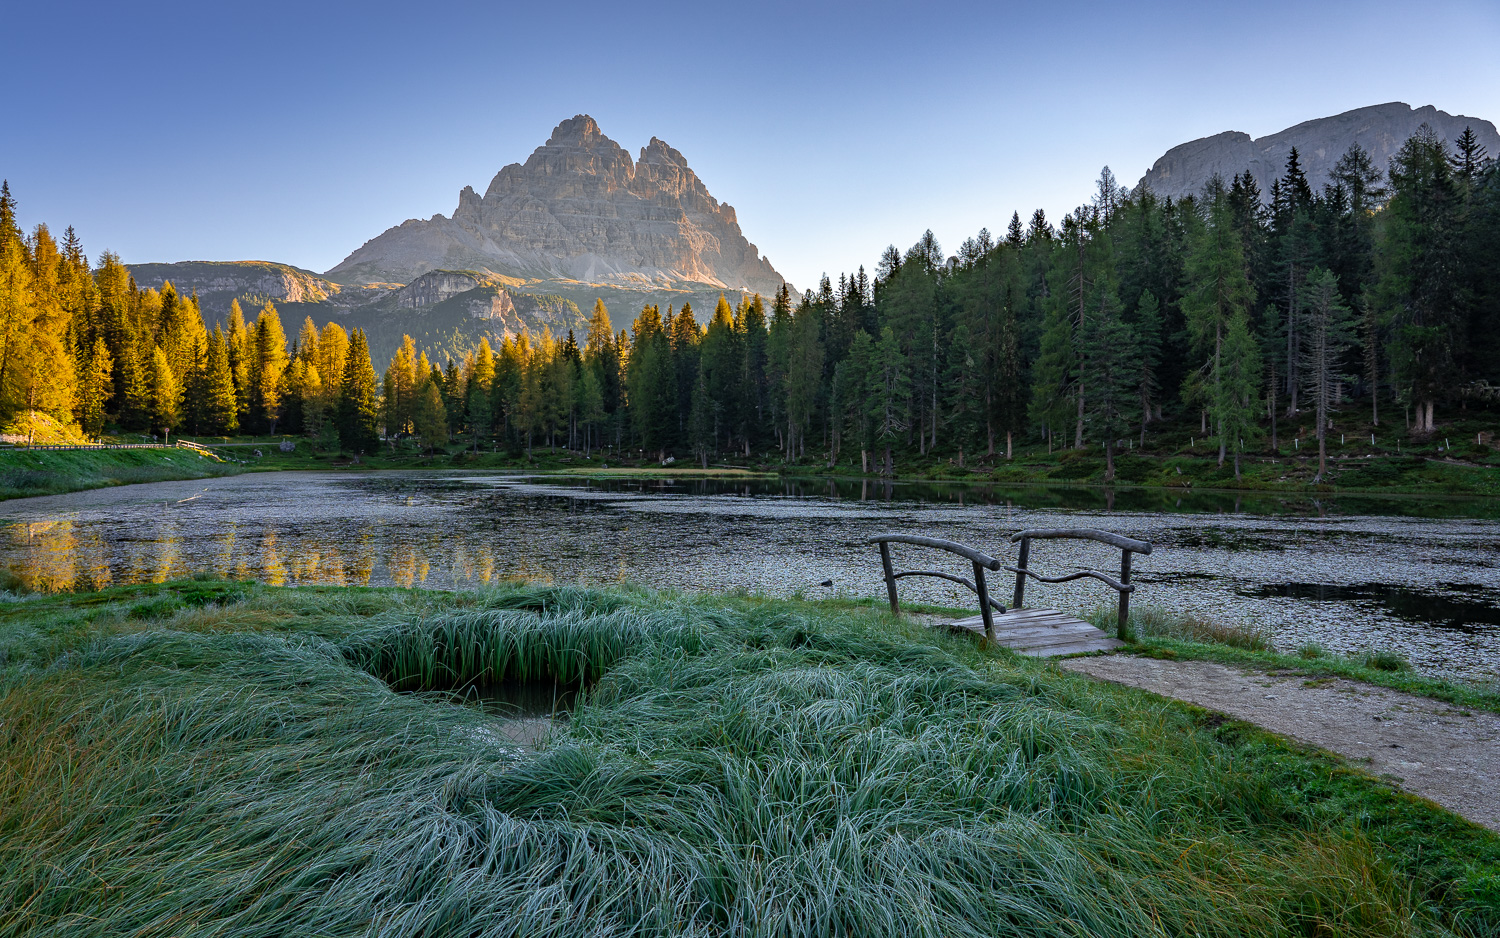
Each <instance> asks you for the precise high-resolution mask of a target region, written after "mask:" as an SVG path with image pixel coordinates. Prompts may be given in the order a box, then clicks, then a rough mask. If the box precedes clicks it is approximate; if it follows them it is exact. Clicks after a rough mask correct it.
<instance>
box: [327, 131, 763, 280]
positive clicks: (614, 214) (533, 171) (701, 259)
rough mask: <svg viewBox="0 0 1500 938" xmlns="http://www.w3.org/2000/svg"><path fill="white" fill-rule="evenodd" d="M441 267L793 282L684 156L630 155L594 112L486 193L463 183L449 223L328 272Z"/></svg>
mask: <svg viewBox="0 0 1500 938" xmlns="http://www.w3.org/2000/svg"><path fill="white" fill-rule="evenodd" d="M439 269H446V270H463V269H468V270H477V271H485V272H488V273H493V274H496V275H500V276H504V277H510V278H517V279H520V280H526V281H531V280H538V281H546V280H556V281H570V282H571V281H580V280H581V281H584V282H588V283H600V284H614V285H616V286H629V287H630V288H633V289H644V288H651V289H660V288H667V289H675V288H677V285H682V286H683V288H687V289H702V288H704V287H708V288H727V289H731V290H733V289H748V290H754V291H759V292H761V293H764V294H768V295H769V294H770V293H773V292H775V291H776V290H777V289H779V288H780V287H781V285H782V284H783V283H784V282H785V281H784V280H783V279H782V277H781V276H780V275H779V274H777V273H776V270H775V268H773V267H772V266H771V264H770V262H769V261H767V260H766V259H765V258H762V257H761V256H760V254H759V251H758V249H757V248H756V247H755V245H754V244H751V243H750V242H749V241H748V240H746V238H745V236H744V234H743V233H742V232H741V231H740V227H739V221H738V218H737V217H736V214H735V211H734V209H733V208H731V207H730V206H729V205H725V204H720V202H719V201H718V200H717V199H715V198H714V197H713V196H712V195H710V194H709V191H708V187H707V186H705V185H704V183H703V181H702V180H701V179H699V178H698V175H697V174H696V173H694V172H693V170H692V168H691V167H689V166H688V162H687V159H686V158H685V157H684V156H683V155H682V153H680V152H678V151H677V150H675V149H673V148H672V147H670V146H668V145H667V144H666V143H665V142H664V141H663V140H661V139H660V138H658V137H652V138H651V141H650V142H649V143H648V144H647V145H646V146H644V147H642V148H641V151H640V158H639V160H632V159H631V157H630V154H629V152H627V151H626V150H625V149H624V148H623V147H621V146H620V145H619V144H618V143H616V142H615V141H613V140H611V139H610V138H609V137H607V136H605V135H604V133H603V132H602V131H601V130H600V129H599V125H598V124H597V123H595V122H594V119H593V118H591V117H589V116H588V115H586V114H579V115H577V116H575V117H572V118H570V119H568V120H565V121H563V122H562V123H560V124H558V125H557V127H556V128H555V129H554V130H553V131H552V135H551V136H550V137H549V138H548V139H547V142H546V143H545V144H544V145H542V146H540V147H537V148H536V149H535V150H534V151H532V153H531V155H530V156H529V157H527V158H526V162H525V163H511V164H510V165H508V166H506V167H504V168H503V169H501V170H500V171H499V172H498V173H496V174H495V177H494V178H493V179H492V180H491V181H490V184H489V187H488V188H487V189H486V190H485V193H484V195H483V196H480V195H479V194H478V193H477V192H476V191H475V190H474V189H473V188H472V187H470V186H465V187H464V188H463V190H462V191H461V192H460V193H459V197H458V207H457V208H456V209H455V210H454V212H453V217H452V218H447V217H444V216H442V215H434V216H433V217H432V218H431V219H428V220H426V221H417V220H410V221H406V222H403V223H402V224H400V225H398V226H396V227H394V228H391V229H389V230H387V231H386V232H385V233H384V234H382V235H380V236H379V237H377V238H375V239H373V240H371V241H369V242H367V243H366V244H365V245H364V246H363V247H361V248H360V249H359V250H357V251H355V252H354V253H352V254H350V255H349V256H348V257H347V258H345V259H344V261H343V262H342V263H340V264H339V265H338V266H336V267H334V268H333V269H332V270H330V271H329V273H328V276H329V277H331V278H333V279H335V280H345V281H348V282H355V283H364V282H376V281H379V282H395V283H408V282H410V281H411V280H413V279H415V278H416V277H419V276H421V275H422V274H424V273H426V272H427V271H430V270H439Z"/></svg>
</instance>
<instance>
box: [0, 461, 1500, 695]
mask: <svg viewBox="0 0 1500 938" xmlns="http://www.w3.org/2000/svg"><path fill="white" fill-rule="evenodd" d="M1036 527H1095V528H1103V529H1106V530H1111V531H1118V532H1121V533H1124V534H1129V535H1131V536H1133V537H1138V538H1142V539H1144V540H1148V541H1150V542H1152V544H1154V545H1155V547H1156V549H1155V551H1154V552H1153V553H1152V554H1151V555H1149V556H1140V557H1136V558H1135V563H1134V570H1133V576H1134V578H1135V579H1136V580H1137V581H1138V582H1139V584H1140V590H1139V592H1138V593H1137V594H1136V597H1135V600H1134V602H1135V604H1136V605H1137V606H1139V605H1142V604H1145V605H1159V606H1163V607H1167V608H1169V609H1173V610H1179V611H1183V612H1190V613H1196V614H1199V615H1204V616H1208V617H1213V618H1216V619H1221V620H1230V621H1233V620H1237V619H1238V620H1250V621H1254V622H1255V623H1257V624H1259V625H1261V626H1262V627H1263V628H1265V629H1266V630H1267V631H1269V632H1270V633H1271V634H1272V635H1273V637H1274V639H1275V641H1276V642H1277V644H1278V645H1279V646H1281V647H1283V648H1296V647H1297V646H1299V645H1301V644H1303V643H1307V642H1316V643H1318V644H1320V645H1323V646H1324V647H1326V648H1329V649H1332V650H1336V651H1345V652H1361V651H1365V650H1369V649H1372V648H1380V649H1391V650H1395V651H1397V652H1399V653H1401V654H1403V655H1405V656H1406V657H1407V658H1409V659H1410V660H1412V661H1413V662H1414V663H1416V664H1417V665H1418V666H1419V667H1421V668H1423V669H1425V670H1428V671H1432V672H1454V673H1459V674H1462V675H1465V676H1467V677H1471V678H1477V679H1491V680H1494V679H1500V672H1497V666H1500V615H1497V613H1496V610H1500V499H1453V498H1419V497H1399V496H1397V497H1387V498H1378V497H1372V496H1335V497H1322V498H1316V499H1314V498H1311V497H1307V496H1284V495H1264V494H1255V495H1252V494H1248V493H1247V494H1235V493H1225V492H1196V493H1189V492H1168V491H1164V490H1160V489H1154V490H1153V489H1128V488H1121V489H1116V490H1113V491H1111V490H1106V489H1100V488H1090V487H1057V486H979V485H961V484H933V483H901V482H897V483H893V484H892V483H884V482H879V481H876V480H866V481H860V480H855V481H837V482H830V481H827V480H816V481H798V480H763V481H738V480H736V481H710V480H693V481H676V480H662V481H648V482H642V481H626V480H619V479H609V480H605V481H595V480H589V479H582V478H571V479H570V478H563V477H556V476H547V477H536V476H532V477H528V476H523V475H515V474H503V473H465V472H440V471H412V472H362V473H354V472H321V473H319V472H287V473H252V474H246V475H242V476H236V477H233V478H226V479H215V480H204V481H196V482H162V483H154V484H149V485H132V486H121V487H118V488H111V489H99V490H95V491H92V492H79V493H75V494H71V495H58V496H48V497H43V498H31V499H20V500H15V501H9V502H4V503H0V570H5V571H8V572H9V574H10V576H11V577H12V578H13V580H14V581H19V582H20V583H21V584H23V585H25V586H26V587H28V588H31V589H39V590H46V589H72V588H79V587H90V586H102V585H107V584H112V583H113V584H117V583H129V582H142V581H159V580H164V579H169V578H177V577H183V576H187V575H189V574H191V573H194V572H197V571H200V570H210V571H213V572H216V573H218V574H220V575H225V576H233V577H244V578H256V579H261V580H264V581H266V582H269V583H278V584H299V583H343V584H369V585H399V586H425V587H430V588H437V589H448V588H463V587H471V586H480V585H483V584H485V583H492V582H495V581H497V580H501V579H507V578H529V579H537V578H541V579H551V580H555V581H559V582H570V583H574V582H582V583H593V584H608V583H613V582H617V581H634V582H640V583H644V584H647V585H650V586H658V587H677V588H681V589H688V590H725V591H732V590H748V591H752V592H764V593H768V594H772V595H779V596H788V595H797V594H802V595H806V596H809V597H819V596H846V597H878V596H882V595H883V593H884V586H883V584H882V582H881V579H880V564H879V560H878V556H877V554H876V552H875V550H874V549H873V548H871V547H870V546H869V545H868V544H867V543H866V539H867V538H869V537H870V536H871V535H873V534H878V533H881V532H885V531H902V532H919V533H926V534H932V535H936V536H939V537H946V538H950V539H952V540H956V541H961V542H963V543H967V544H971V545H973V546H975V547H978V548H980V549H982V550H985V551H988V552H990V553H992V554H994V555H995V556H997V557H1000V558H1001V559H1002V560H1003V561H1006V562H1013V560H1014V551H1013V548H1012V547H1011V545H1010V543H1009V536H1010V535H1011V534H1012V533H1014V532H1015V531H1017V530H1020V529H1022V528H1036ZM934 562H936V563H942V562H944V561H943V560H941V559H940V558H938V557H936V556H933V555H926V556H923V555H922V553H921V552H920V551H918V550H916V549H903V548H898V555H897V563H898V564H901V565H904V566H908V567H913V566H915V567H926V568H929V569H930V568H931V567H932V566H933V563H934ZM947 562H950V563H951V560H950V561H947ZM1118 563H1119V556H1118V553H1117V552H1115V551H1113V550H1111V549H1108V548H1105V547H1103V546H1102V545H1096V544H1087V543H1076V542H1059V541H1053V542H1046V543H1041V544H1039V545H1038V546H1037V547H1036V548H1035V549H1034V551H1033V566H1034V567H1035V568H1037V569H1039V570H1041V571H1043V572H1044V573H1059V572H1070V571H1071V570H1073V569H1077V568H1078V567H1079V566H1089V567H1094V568H1097V569H1105V570H1109V569H1111V568H1117V565H1118ZM951 572H957V573H964V574H965V575H967V573H966V571H963V570H961V569H959V568H958V567H957V566H956V565H955V566H954V567H953V568H952V571H951ZM825 581H826V582H829V583H830V584H831V585H830V586H827V587H824V586H822V585H821V584H822V583H824V582H825ZM901 589H902V596H903V597H909V598H911V599H914V600H924V601H928V602H936V603H943V604H946V605H968V604H969V603H970V602H972V600H971V599H969V598H968V597H967V596H966V595H965V594H964V591H962V590H961V588H959V587H957V586H954V585H952V584H949V583H945V582H942V581H937V580H927V581H923V580H906V581H903V585H902V588H901ZM995 593H996V594H997V598H999V599H1000V601H1002V602H1007V603H1008V601H1009V596H1010V584H1009V582H1007V580H1006V578H1005V575H1003V574H1002V575H1001V577H1000V582H999V583H998V585H997V587H996V589H995ZM1112 598H1113V593H1112V592H1110V591H1108V590H1106V589H1105V588H1104V587H1102V586H1101V585H1100V584H1098V583H1095V582H1093V581H1089V580H1083V581H1075V582H1072V583H1067V584H1061V585H1058V586H1048V587H1039V586H1037V585H1035V584H1032V585H1029V586H1028V587H1027V601H1028V605H1033V606H1042V605H1046V606H1052V607H1055V608H1060V609H1064V610H1068V611H1075V612H1079V611H1084V610H1087V609H1090V608H1095V607H1100V606H1104V605H1106V604H1108V603H1110V602H1111V601H1112Z"/></svg>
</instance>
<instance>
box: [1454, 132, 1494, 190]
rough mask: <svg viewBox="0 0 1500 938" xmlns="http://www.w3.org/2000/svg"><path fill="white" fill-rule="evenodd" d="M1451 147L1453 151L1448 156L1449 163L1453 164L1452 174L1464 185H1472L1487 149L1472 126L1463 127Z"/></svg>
mask: <svg viewBox="0 0 1500 938" xmlns="http://www.w3.org/2000/svg"><path fill="white" fill-rule="evenodd" d="M1453 148H1454V153H1453V156H1451V157H1449V163H1450V164H1451V165H1452V166H1453V173H1454V175H1456V176H1458V178H1460V179H1462V180H1463V181H1464V184H1465V185H1472V184H1473V182H1474V179H1475V177H1477V176H1478V175H1479V172H1480V170H1481V169H1483V168H1484V164H1485V162H1486V161H1487V160H1486V157H1487V155H1488V150H1487V149H1486V147H1485V146H1484V144H1482V143H1480V142H1479V136H1478V135H1477V134H1475V133H1474V128H1473V127H1465V128H1464V132H1463V133H1461V134H1459V135H1458V139H1457V140H1455V141H1453Z"/></svg>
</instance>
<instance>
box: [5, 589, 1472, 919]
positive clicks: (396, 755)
mask: <svg viewBox="0 0 1500 938" xmlns="http://www.w3.org/2000/svg"><path fill="white" fill-rule="evenodd" d="M506 681H525V682H533V683H543V684H548V683H554V682H556V683H561V684H563V685H567V686H578V687H582V688H583V693H582V702H581V703H580V704H579V705H578V707H577V708H576V709H575V710H574V711H573V713H572V715H571V718H570V719H569V720H568V721H566V722H565V723H562V724H559V725H558V726H557V727H556V729H555V730H554V731H553V733H552V735H551V736H550V738H548V739H547V740H546V741H545V742H544V743H543V744H542V745H541V746H540V747H539V748H536V749H525V748H524V747H522V748H518V747H517V746H516V745H514V744H511V743H509V741H508V740H503V739H501V738H500V737H499V736H498V734H497V733H496V732H495V730H494V727H495V723H494V719H495V718H494V716H493V715H492V714H488V713H486V712H485V711H483V710H480V709H477V708H475V707H470V706H463V705H459V704H457V703H455V702H454V701H453V698H452V696H451V694H450V693H448V692H451V691H452V690H453V689H455V688H460V687H473V686H484V685H493V684H498V683H501V682H506ZM0 740H3V743H0V746H3V751H0V765H3V768H4V771H3V773H0V806H3V807H0V817H4V818H5V819H6V820H5V822H4V824H3V825H0V865H3V867H4V868H5V869H6V870H7V876H6V877H5V880H4V882H3V884H0V935H41V934H57V933H67V934H71V935H83V936H90V935H123V934H168V933H180V932H183V931H192V930H202V931H213V932H223V933H240V932H245V931H252V930H253V931H257V932H260V933H267V934H270V933H298V934H323V935H356V934H367V933H368V932H369V931H370V930H372V929H377V928H378V929H379V930H380V931H381V932H382V933H383V934H388V935H417V934H439V933H442V934H456V933H462V934H469V933H477V932H481V931H486V930H492V929H497V928H503V929H505V930H507V931H508V932H518V933H519V932H524V933H528V934H529V933H538V934H553V933H558V934H561V933H567V934H605V933H621V932H625V931H630V932H631V933H649V934H674V935H675V934H684V935H686V934H724V933H745V934H761V935H807V934H860V935H880V934H892V935H906V934H924V935H944V936H960V935H986V936H989V935H994V934H1000V933H1003V934H1026V935H1084V934H1087V935H1091V936H1113V935H1132V936H1140V935H1187V934H1193V935H1225V936H1228V935H1257V936H1261V935H1286V936H1293V935H1297V936H1301V935H1308V934H1341V935H1367V936H1377V935H1378V936H1386V935H1390V936H1395V935H1427V934H1430V935H1449V934H1457V935H1473V936H1479V935H1491V934H1494V933H1495V931H1496V930H1497V929H1500V838H1496V837H1495V836H1493V835H1491V834H1490V833H1488V832H1486V831H1483V830H1481V829H1479V828H1476V827H1474V826H1472V825H1469V824H1467V823H1466V822H1463V821H1461V820H1460V819H1458V818H1455V817H1453V816H1452V815H1449V814H1446V813H1445V812H1443V811H1441V810H1439V809H1437V808H1435V807H1433V806H1432V805H1430V804H1427V803H1425V802H1422V801H1420V800H1419V799H1416V798H1413V797H1410V796H1407V795H1404V794H1401V793H1399V792H1395V791H1393V790H1391V789H1390V788H1389V787H1387V786H1386V785H1385V784H1384V783H1382V782H1380V781H1379V780H1376V779H1373V778H1370V777H1368V776H1366V775H1363V774H1361V773H1359V772H1357V771H1354V770H1352V769H1349V768H1347V767H1345V766H1343V765H1341V764H1339V763H1338V762H1337V761H1336V760H1332V759H1330V758H1327V757H1325V756H1323V755H1321V754H1319V753H1316V752H1311V751H1308V750H1305V749H1302V748H1300V747H1297V746H1294V745H1291V744H1289V743H1286V742H1285V741H1283V740H1280V739H1278V738H1276V737H1274V736H1271V735H1270V734H1267V733H1264V732H1261V731H1259V730H1257V729H1255V728H1254V727H1251V726H1248V725H1245V724H1241V723H1236V722H1234V721H1228V722H1226V721H1224V720H1223V719H1222V718H1220V717H1214V716H1213V715H1210V714H1206V713H1203V712H1202V711H1198V710H1196V709H1194V708H1192V707H1186V706H1180V705H1176V704H1172V703H1165V702H1163V701H1161V700H1159V699H1157V698H1153V697H1151V696H1149V695H1146V694H1141V693H1138V692H1134V691H1130V690H1128V689H1124V688H1119V687H1114V686H1112V685H1105V684H1100V683H1097V682H1094V681H1091V680H1088V679H1085V678H1081V677H1077V676H1073V675H1069V674H1065V673H1063V672H1061V671H1060V670H1059V669H1057V668H1056V667H1055V665H1053V664H1051V663H1048V662H1045V661H1035V660H1029V659H1022V658H1018V657H1016V656H1014V655H1011V654H1009V653H1008V652H1001V651H992V652H985V651H983V650H981V649H979V648H978V647H977V646H976V645H975V644H974V643H972V642H971V641H969V640H967V639H966V638H963V637H958V636H949V635H946V634H935V633H933V632H931V631H930V630H928V629H925V628H923V627H921V626H920V625H915V624H913V623H911V622H907V621H898V620H895V619H892V618H891V617H890V616H889V615H888V614H885V613H883V612H879V611H877V610H873V609H864V608H859V607H856V606H851V605H849V604H843V605H840V604H838V603H807V602H796V601H778V600H769V599H764V598H761V597H755V596H743V595H741V596H685V595H679V594H675V593H654V592H648V591H645V590H639V589H631V588H619V589H614V590H584V589H575V588H566V587H534V586H504V587H499V588H494V589H490V590H485V591H479V592H468V593H428V592H420V591H407V590H399V589H361V588H338V587H303V588H297V589H288V588H275V587H267V586H261V585H258V584H254V583H247V582H226V581H218V580H211V579H205V580H195V581H186V582H178V583H168V584H160V585H147V586H136V587H119V588H114V589H109V590H104V591H102V592H97V593H79V594H62V595H53V596H34V597H24V598H17V599H15V600H14V601H11V602H6V603H4V604H0Z"/></svg>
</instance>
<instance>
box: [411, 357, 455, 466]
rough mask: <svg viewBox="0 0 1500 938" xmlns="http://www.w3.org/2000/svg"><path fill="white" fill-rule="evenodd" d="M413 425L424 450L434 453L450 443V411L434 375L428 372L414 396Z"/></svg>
mask: <svg viewBox="0 0 1500 938" xmlns="http://www.w3.org/2000/svg"><path fill="white" fill-rule="evenodd" d="M412 398H413V400H412V423H413V425H414V426H415V427H416V433H417V438H418V439H419V440H420V441H421V444H422V448H423V449H425V450H427V451H428V452H432V451H433V450H435V449H437V448H438V447H439V446H442V445H443V444H444V443H446V442H448V409H447V408H446V407H444V406H443V394H442V391H440V390H439V389H438V382H437V380H436V379H434V378H433V373H432V372H431V371H429V372H428V374H427V377H426V378H425V379H424V380H423V381H422V384H421V386H419V387H418V388H417V389H416V391H415V392H414V393H413V395H412Z"/></svg>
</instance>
